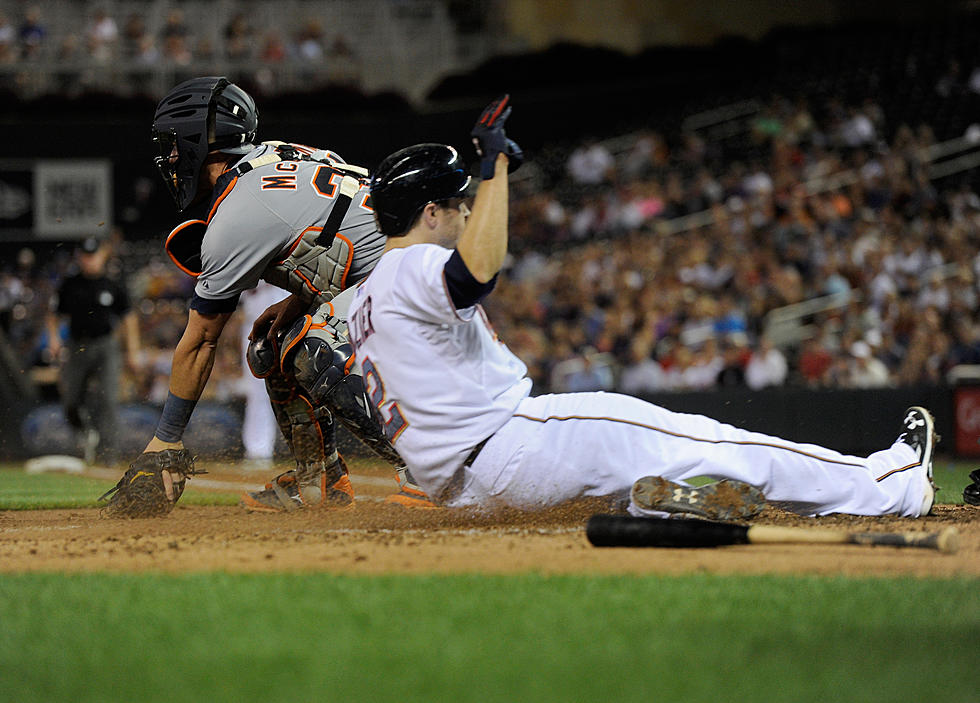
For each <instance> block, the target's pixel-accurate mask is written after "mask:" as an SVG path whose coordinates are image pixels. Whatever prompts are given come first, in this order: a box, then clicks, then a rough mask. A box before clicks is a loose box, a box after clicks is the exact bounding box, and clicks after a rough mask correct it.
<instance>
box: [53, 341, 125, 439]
mask: <svg viewBox="0 0 980 703" xmlns="http://www.w3.org/2000/svg"><path fill="white" fill-rule="evenodd" d="M121 371H122V354H121V352H120V349H119V340H118V339H117V338H116V336H115V335H112V334H109V335H106V336H104V337H96V338H94V339H85V340H77V341H76V340H72V342H71V343H70V345H69V355H68V361H67V362H66V363H65V367H64V368H63V369H62V371H61V402H62V405H63V406H64V408H65V416H66V417H67V418H68V422H69V424H71V426H72V427H73V428H74V429H75V430H83V429H87V428H88V427H94V428H95V429H97V430H98V431H99V435H101V438H102V444H103V446H108V445H109V444H111V442H112V438H113V437H114V436H115V433H116V420H117V408H118V405H119V374H120V373H121ZM83 411H84V412H83Z"/></svg>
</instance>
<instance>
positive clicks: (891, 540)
mask: <svg viewBox="0 0 980 703" xmlns="http://www.w3.org/2000/svg"><path fill="white" fill-rule="evenodd" d="M848 541H849V542H851V543H853V544H883V545H890V546H893V547H921V548H923V549H936V550H938V551H940V552H942V553H943V554H953V553H954V552H956V550H957V549H959V546H960V535H959V532H957V530H956V528H955V527H947V528H945V529H943V530H941V531H940V532H932V533H926V532H898V533H894V534H882V533H875V532H857V533H854V534H852V535H850V539H849V540H848Z"/></svg>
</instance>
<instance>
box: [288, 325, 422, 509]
mask: <svg viewBox="0 0 980 703" xmlns="http://www.w3.org/2000/svg"><path fill="white" fill-rule="evenodd" d="M324 307H325V306H321V307H320V309H319V310H318V311H317V314H315V315H307V316H306V317H305V318H304V319H302V320H300V321H298V322H297V323H296V324H295V325H294V326H293V328H292V329H291V330H290V331H289V333H288V334H287V335H286V337H285V339H284V340H283V352H282V368H284V369H290V370H292V371H293V372H295V374H296V381H297V382H298V383H299V384H300V386H302V388H303V389H304V390H305V391H306V392H307V393H308V395H309V398H310V400H311V401H312V402H313V404H314V405H315V406H316V407H325V408H329V409H330V412H331V413H332V414H333V416H334V417H335V418H336V419H339V420H340V421H341V422H343V423H344V426H345V427H346V428H347V429H348V430H350V432H351V434H353V435H354V436H355V437H357V438H358V439H359V440H361V441H362V442H363V443H364V444H366V445H367V446H368V447H369V448H370V449H372V450H373V451H374V452H375V453H376V454H377V455H378V456H380V457H381V458H382V459H384V460H385V461H387V462H388V463H389V464H391V465H392V466H393V467H394V468H395V470H396V472H398V474H397V476H398V479H397V480H398V485H399V492H398V493H397V494H395V495H393V496H390V498H391V502H394V503H397V504H400V505H405V506H407V507H435V504H434V503H433V502H432V501H431V500H430V499H429V497H428V496H427V495H426V494H425V491H423V490H422V489H421V488H420V487H418V486H417V485H415V483H414V481H411V480H406V479H405V478H404V472H405V471H406V469H405V465H404V463H403V462H402V459H401V457H400V456H399V455H398V452H397V451H395V448H394V447H393V446H392V445H391V442H390V441H388V437H387V436H385V433H384V430H383V429H382V427H381V423H379V422H378V420H377V418H376V417H375V415H374V413H373V412H372V410H373V406H372V405H371V403H370V401H369V400H368V397H367V393H366V392H365V388H364V379H363V378H361V375H360V372H359V370H358V368H357V366H356V365H355V364H354V350H353V348H352V347H351V344H350V342H349V341H348V340H347V336H346V333H347V325H346V323H344V321H343V320H341V319H340V318H337V317H334V316H331V315H328V314H326V313H325V312H324ZM406 487H407V488H406Z"/></svg>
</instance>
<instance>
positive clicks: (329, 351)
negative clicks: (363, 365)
mask: <svg viewBox="0 0 980 703" xmlns="http://www.w3.org/2000/svg"><path fill="white" fill-rule="evenodd" d="M331 311H332V308H331V307H330V306H329V304H324V305H321V306H320V307H319V309H318V310H317V311H316V312H315V313H314V314H313V315H304V316H303V317H301V318H300V319H299V320H297V321H296V323H295V324H294V325H293V326H292V327H291V328H290V330H289V332H287V333H286V337H285V339H283V344H282V354H281V365H282V369H283V371H284V372H287V373H292V374H293V375H295V377H296V381H297V382H298V383H299V385H300V386H301V387H302V388H304V389H305V390H306V391H307V392H308V393H309V394H310V397H311V399H312V400H313V402H314V403H315V404H316V405H320V404H321V403H322V402H323V400H324V399H325V397H326V396H327V395H329V392H330V390H331V388H333V386H335V385H336V384H338V383H340V382H341V381H343V379H344V377H345V376H346V375H347V374H348V373H349V372H350V370H351V367H352V366H353V364H354V349H353V347H352V346H351V344H350V342H349V341H348V340H347V323H345V322H344V321H343V320H341V319H340V318H339V317H336V316H334V315H332V314H331Z"/></svg>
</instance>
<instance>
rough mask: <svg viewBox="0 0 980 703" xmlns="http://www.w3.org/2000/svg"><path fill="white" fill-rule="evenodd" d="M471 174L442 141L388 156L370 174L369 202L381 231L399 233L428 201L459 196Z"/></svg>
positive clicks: (411, 222) (399, 234)
mask: <svg viewBox="0 0 980 703" xmlns="http://www.w3.org/2000/svg"><path fill="white" fill-rule="evenodd" d="M469 183H470V177H469V176H468V175H467V173H466V165H465V164H464V163H463V159H462V158H460V156H459V153H458V152H457V151H456V150H455V149H453V148H452V147H451V146H446V145H445V144H416V145H415V146H410V147H408V148H406V149H402V150H400V151H396V152H395V153H394V154H391V155H390V156H388V157H387V158H386V159H385V160H384V161H382V162H381V165H380V166H378V169H377V171H376V172H375V174H374V176H373V177H372V178H371V206H372V207H373V208H374V214H375V217H376V218H377V219H378V226H379V227H380V228H381V232H382V234H384V235H385V236H388V237H398V236H401V235H403V234H405V232H407V231H408V229H409V228H410V227H411V226H412V224H413V222H414V221H415V218H416V216H417V215H418V214H419V211H421V210H422V208H424V207H425V206H426V205H427V204H429V203H436V202H440V201H443V200H449V199H450V198H457V197H462V196H463V195H464V194H465V191H466V187H467V186H468V185H469Z"/></svg>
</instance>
